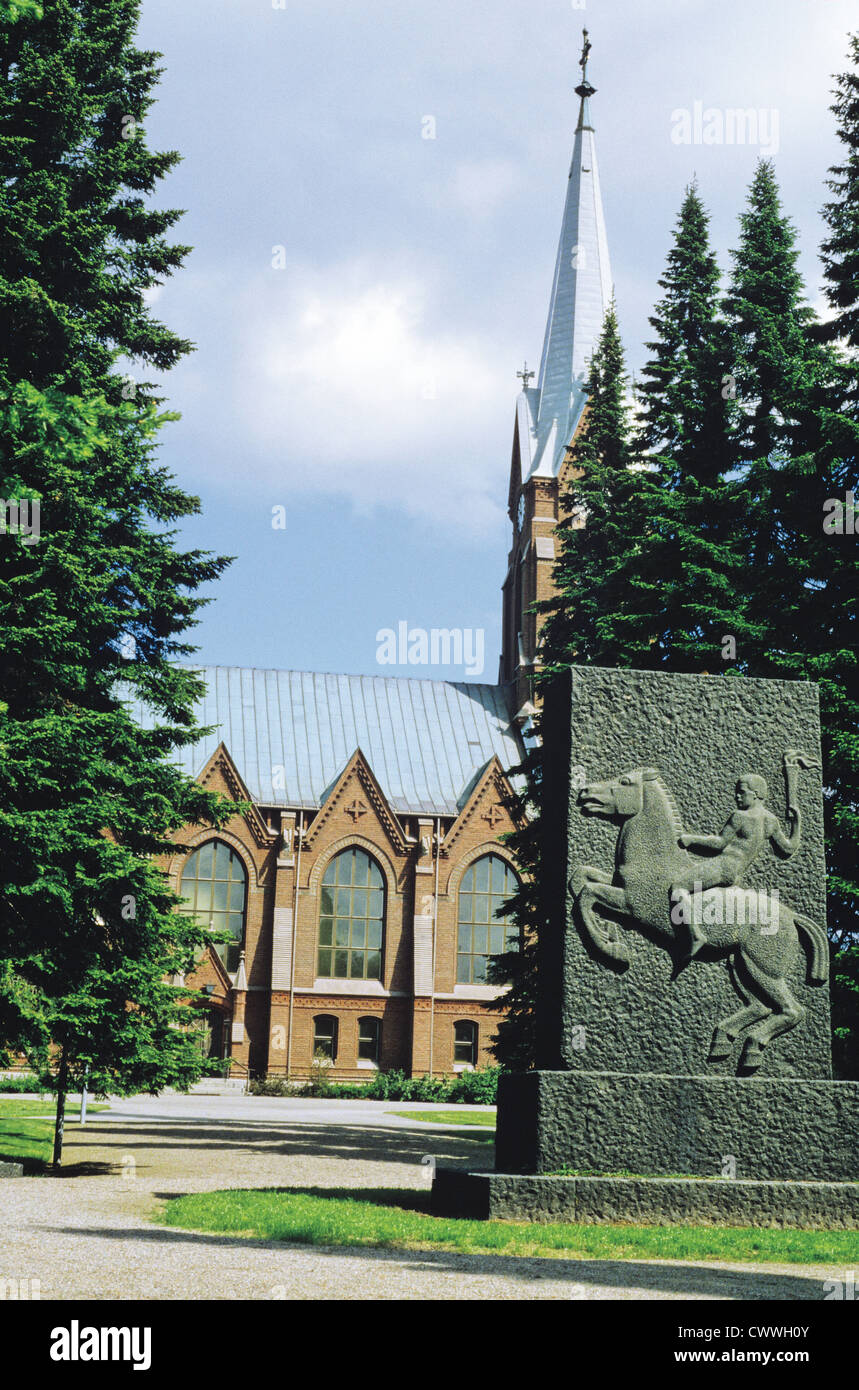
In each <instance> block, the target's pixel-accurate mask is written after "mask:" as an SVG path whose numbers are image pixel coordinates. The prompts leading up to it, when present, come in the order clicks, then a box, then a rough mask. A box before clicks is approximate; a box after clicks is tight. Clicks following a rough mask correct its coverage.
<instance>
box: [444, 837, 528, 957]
mask: <svg viewBox="0 0 859 1390" xmlns="http://www.w3.org/2000/svg"><path fill="white" fill-rule="evenodd" d="M518 888H519V880H518V878H517V877H516V875H515V873H514V872H513V870H512V869H511V867H510V865H509V864H508V863H507V861H506V860H505V859H502V858H501V856H500V855H498V854H484V855H483V856H482V857H481V858H480V859H477V860H476V861H475V862H474V863H473V864H471V865H469V867H468V868H467V869H466V871H465V873H464V875H463V878H462V883H461V884H460V886H459V913H458V928H457V947H456V979H457V983H458V984H467V985H484V984H487V983H488V973H489V961H490V958H491V957H492V956H500V955H503V954H504V953H505V952H506V951H515V950H517V949H518V946H519V932H518V928H517V927H516V926H515V925H514V923H513V922H511V921H510V920H509V919H508V918H507V916H506V915H503V914H502V916H500V917H499V916H496V914H497V913H498V912H499V911H501V910H502V909H503V904H504V902H505V900H506V899H507V898H510V897H512V896H513V894H514V893H515V892H516V891H517V890H518Z"/></svg>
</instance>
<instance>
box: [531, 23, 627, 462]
mask: <svg viewBox="0 0 859 1390" xmlns="http://www.w3.org/2000/svg"><path fill="white" fill-rule="evenodd" d="M583 32H584V45H583V48H582V56H581V58H580V59H579V63H580V65H581V69H582V80H581V82H580V83H579V85H578V87H576V89H575V90H576V94H577V96H578V97H579V98H580V102H579V119H578V124H577V125H576V131H575V139H574V142H573V158H572V161H571V164H570V174H569V179H568V181H567V197H566V202H565V204H564V217H563V221H562V223H561V236H560V240H559V242H558V255H557V259H556V261H555V277H554V280H553V282H552V297H551V300H550V302H549V317H548V319H547V321H546V336H545V339H544V342H543V356H542V359H541V362H540V376H539V380H538V384H537V386H536V387H534V388H528V387H527V386H526V388H525V389H524V390H523V391H522V393H521V395H520V407H523V406H524V408H520V409H519V410H518V411H517V416H518V417H519V426H520V430H519V433H520V449H521V446H522V444H526V447H525V449H521V455H520V457H521V462H522V465H523V467H522V481H523V482H524V481H525V480H526V478H528V477H534V476H541V477H554V476H557V474H558V472H559V470H560V466H561V463H562V461H563V457H564V451H565V449H566V446H567V445H568V444H569V442H570V440H571V439H572V437H573V434H574V433H575V430H576V426H577V425H578V423H579V420H580V418H581V414H582V410H583V408H584V403H585V394H584V391H583V389H582V387H583V384H584V382H585V381H586V380H587V364H588V359H589V358H590V356H591V354H592V353H593V350H594V348H595V347H596V343H597V339H598V338H599V334H600V330H601V328H602V323H603V318H604V317H605V313H606V310H607V309H608V307H609V304H610V303H611V297H612V279H611V268H610V265H609V256H608V240H607V237H606V230H605V218H604V216H603V208H602V198H601V196H600V184H599V173H598V170H597V154H596V143H595V140H594V128H593V125H592V124H591V114H590V98H591V97H592V96H593V95H594V93H595V91H596V88H595V87H593V86H592V85H591V83H590V82H589V81H588V76H587V64H588V54H589V53H590V50H591V46H592V45H591V43H590V40H589V39H588V31H587V29H585V30H584V31H583ZM523 398H524V400H523ZM523 426H525V427H526V428H527V434H528V438H527V443H526V441H525V440H523V439H522V434H523V433H524V431H523ZM526 451H527V452H526ZM528 454H529V455H530V457H528V456H527V455H528ZM522 455H524V457H523V456H522Z"/></svg>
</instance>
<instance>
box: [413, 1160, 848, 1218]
mask: <svg viewBox="0 0 859 1390" xmlns="http://www.w3.org/2000/svg"><path fill="white" fill-rule="evenodd" d="M432 1209H433V1211H434V1212H435V1213H436V1215H438V1216H459V1217H471V1218H472V1219H477V1220H488V1219H495V1220H502V1221H504V1220H506V1221H572V1222H578V1223H581V1224H595V1225H599V1224H603V1223H610V1222H611V1223H616V1222H635V1223H637V1224H639V1225H653V1226H671V1225H704V1226H778V1227H784V1228H791V1229H806V1230H816V1229H820V1228H823V1229H827V1230H859V1183H826V1182H821V1183H814V1182H797V1183H789V1182H750V1181H745V1182H744V1181H730V1180H706V1179H705V1180H702V1181H695V1180H694V1179H687V1180H685V1181H684V1180H683V1179H672V1178H562V1177H543V1176H536V1175H528V1176H525V1175H516V1174H508V1173H463V1172H462V1171H460V1170H454V1169H443V1168H442V1169H439V1170H438V1172H437V1174H436V1180H435V1183H434V1185H433V1193H432Z"/></svg>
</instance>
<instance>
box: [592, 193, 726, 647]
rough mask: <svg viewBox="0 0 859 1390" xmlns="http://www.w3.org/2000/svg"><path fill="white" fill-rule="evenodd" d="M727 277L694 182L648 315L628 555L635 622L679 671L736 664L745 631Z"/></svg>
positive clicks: (625, 634) (621, 621)
mask: <svg viewBox="0 0 859 1390" xmlns="http://www.w3.org/2000/svg"><path fill="white" fill-rule="evenodd" d="M720 278H721V277H720V272H719V267H718V264H717V261H716V257H715V254H714V252H713V250H712V247H711V245H710V238H709V216H708V214H707V211H706V209H705V208H704V205H703V203H702V201H701V198H700V196H699V193H698V189H697V187H696V185H695V184H694V183H693V184H692V185H691V186H690V187H689V188H687V190H686V195H685V197H684V200H683V204H682V206H681V209H680V214H679V217H678V220H677V226H676V230H675V234H674V242H673V245H672V247H671V250H670V251H669V254H668V259H667V265H666V268H665V271H664V274H663V276H662V278H661V279H660V280H659V282H658V283H659V287H660V289H661V290H662V292H663V297H662V299H661V300H660V301H659V303H658V304H657V305H656V308H655V310H654V313H653V315H652V316H651V318H650V325H651V327H652V328H653V330H654V338H653V339H652V340H651V341H650V342H649V343H648V344H647V348H648V350H649V351H650V353H651V357H650V359H649V361H648V362H647V364H646V366H645V368H644V370H643V372H642V375H641V378H640V380H639V383H638V391H637V402H638V406H639V418H638V430H637V436H636V441H635V443H636V449H637V452H638V453H639V455H640V457H641V461H642V467H643V473H642V477H641V479H640V492H641V497H640V504H641V508H642V512H643V514H644V517H645V521H644V528H645V529H644V536H643V539H644V542H645V544H644V564H643V565H642V563H641V561H640V560H639V558H638V556H636V555H635V553H634V552H630V550H629V548H628V549H627V553H626V555H625V556H624V557H622V568H623V571H624V572H625V575H626V578H627V579H628V587H629V592H630V593H631V594H632V595H633V596H635V595H636V593H637V595H638V607H639V616H638V619H637V624H636V625H637V627H638V629H639V632H640V635H641V636H642V637H646V636H648V635H649V636H650V642H651V646H650V660H649V661H648V662H647V664H648V665H653V666H662V667H665V668H666V669H667V670H672V671H692V672H695V671H698V672H700V671H707V672H710V673H714V672H716V671H722V670H725V671H727V670H730V669H731V667H729V666H723V664H722V662H723V658H725V659H727V660H733V659H734V658H733V652H734V649H735V647H736V645H737V644H738V643H740V644H741V643H742V641H743V639H744V638H745V636H746V635H747V632H748V622H749V619H748V617H747V615H746V613H745V611H744V604H743V592H744V585H743V582H742V554H741V548H740V544H739V540H740V532H741V521H742V516H743V499H742V498H741V496H739V495H738V492H737V490H736V489H734V488H731V487H730V486H729V485H728V482H727V480H728V477H729V474H730V473H731V470H732V467H733V429H732V417H733V415H734V411H735V406H734V404H733V402H734V397H735V389H734V376H733V371H732V368H733V361H732V353H731V343H730V338H729V334H728V329H727V324H726V323H725V321H724V319H723V318H722V316H721V314H720V309H719V292H720V290H719V287H720ZM636 584H637V589H636ZM617 627H618V632H619V634H620V635H621V637H622V639H623V641H622V645H626V643H628V640H629V636H630V635H631V632H630V627H631V624H630V620H629V618H627V617H626V616H624V615H618V618H617ZM633 630H634V628H633ZM648 630H649V634H648ZM726 638H727V639H733V643H731V642H730V641H729V642H728V643H727V644H726V641H725V639H726ZM639 645H640V643H639Z"/></svg>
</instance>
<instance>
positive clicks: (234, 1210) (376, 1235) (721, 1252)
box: [155, 1188, 859, 1265]
mask: <svg viewBox="0 0 859 1390" xmlns="http://www.w3.org/2000/svg"><path fill="white" fill-rule="evenodd" d="M428 1205H429V1193H428V1192H412V1191H402V1190H400V1189H377V1190H373V1189H370V1190H366V1191H365V1190H353V1189H340V1188H332V1189H330V1190H329V1189H326V1188H294V1189H290V1188H261V1189H247V1188H237V1189H234V1190H232V1191H228V1192H202V1193H193V1194H189V1195H188V1196H185V1197H176V1198H174V1199H173V1200H172V1201H170V1202H168V1203H167V1206H166V1209H165V1211H164V1212H163V1214H162V1215H160V1216H158V1217H156V1218H155V1219H156V1220H158V1221H161V1222H164V1223H166V1224H167V1225H168V1226H180V1227H182V1228H183V1229H185V1230H191V1231H218V1232H222V1233H225V1234H229V1235H241V1236H255V1237H257V1238H260V1237H262V1238H263V1239H265V1240H287V1241H293V1242H295V1243H298V1244H302V1245H374V1246H381V1247H383V1248H387V1249H399V1250H457V1251H460V1252H462V1253H464V1254H495V1255H498V1254H502V1255H542V1256H547V1257H550V1258H552V1257H554V1258H561V1257H563V1258H565V1259H573V1260H576V1259H612V1260H636V1259H651V1260H652V1259H664V1260H669V1259H670V1260H726V1261H746V1262H754V1263H759V1262H761V1263H762V1262H765V1261H773V1262H777V1263H780V1264H833V1263H834V1264H846V1265H853V1264H855V1262H856V1261H857V1260H859V1232H856V1231H777V1230H757V1229H756V1228H752V1227H743V1226H734V1227H719V1226H575V1225H572V1224H568V1223H562V1222H558V1223H553V1224H548V1223H547V1224H546V1225H542V1224H538V1223H534V1222H532V1223H524V1222H518V1221H516V1222H514V1221H462V1220H459V1219H457V1218H453V1217H442V1216H430V1215H429V1213H428V1210H427V1208H428Z"/></svg>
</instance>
